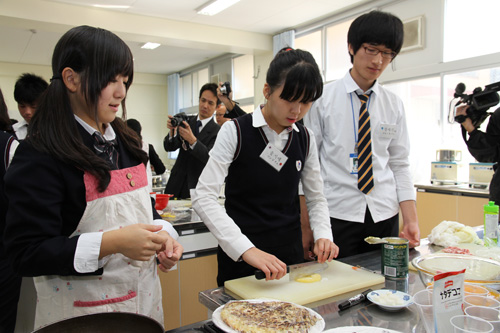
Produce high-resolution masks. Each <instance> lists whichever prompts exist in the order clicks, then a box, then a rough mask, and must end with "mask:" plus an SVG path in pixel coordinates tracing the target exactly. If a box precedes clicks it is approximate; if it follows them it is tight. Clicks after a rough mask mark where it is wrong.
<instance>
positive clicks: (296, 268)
mask: <svg viewBox="0 0 500 333" xmlns="http://www.w3.org/2000/svg"><path fill="white" fill-rule="evenodd" d="M327 268H328V264H327V263H326V262H324V263H322V264H320V263H318V262H317V261H310V262H304V263H301V264H296V265H289V266H286V272H287V273H289V274H288V277H289V279H290V281H295V280H296V279H299V278H301V277H304V276H307V275H311V274H314V273H320V272H322V271H324V270H325V269H327ZM255 278H256V279H257V280H262V279H265V278H266V274H264V272H263V271H261V270H260V269H258V270H256V271H255Z"/></svg>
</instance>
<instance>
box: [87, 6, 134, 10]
mask: <svg viewBox="0 0 500 333" xmlns="http://www.w3.org/2000/svg"><path fill="white" fill-rule="evenodd" d="M92 6H93V7H97V8H104V9H129V8H130V6H127V5H92Z"/></svg>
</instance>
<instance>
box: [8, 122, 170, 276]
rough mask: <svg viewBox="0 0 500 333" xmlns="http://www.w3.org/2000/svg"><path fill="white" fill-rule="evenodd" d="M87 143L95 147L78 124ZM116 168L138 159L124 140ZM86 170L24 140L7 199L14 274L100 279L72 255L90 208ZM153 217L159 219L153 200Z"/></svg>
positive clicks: (14, 162) (12, 170)
mask: <svg viewBox="0 0 500 333" xmlns="http://www.w3.org/2000/svg"><path fill="white" fill-rule="evenodd" d="M77 127H78V131H79V133H80V135H81V137H82V140H83V143H84V144H85V145H86V146H87V147H88V148H89V149H93V142H94V141H93V139H92V136H91V135H90V134H89V133H88V132H87V131H86V130H85V129H84V128H83V127H82V126H81V125H79V124H77ZM116 139H117V142H118V147H117V148H118V152H119V154H120V155H119V156H120V157H119V159H118V166H119V169H124V168H128V167H132V166H136V165H138V164H139V163H140V161H138V160H136V159H135V158H133V157H132V155H130V154H129V153H128V151H127V150H126V149H125V147H124V145H123V144H122V141H121V139H120V137H119V136H118V134H117V136H116ZM83 174H84V172H83V170H80V169H78V168H76V167H74V166H72V165H69V164H66V163H63V162H61V161H60V160H58V159H56V158H54V157H53V156H51V155H48V154H46V153H42V152H40V151H38V150H36V149H35V148H33V146H32V145H31V144H30V143H29V142H26V140H24V141H22V142H21V143H20V144H19V147H18V148H17V150H16V153H15V155H14V158H13V160H12V163H11V165H10V166H9V169H8V170H7V173H6V175H5V178H4V179H5V193H6V195H7V198H8V200H9V204H10V205H9V209H8V210H7V219H6V227H5V231H4V232H5V233H4V241H5V247H6V250H7V253H8V254H9V257H10V258H9V259H10V260H11V262H12V263H13V266H14V270H15V271H16V273H17V274H19V275H22V276H41V275H100V274H102V271H103V269H102V268H100V269H98V270H97V271H95V272H92V273H79V272H77V271H76V270H75V268H74V256H75V251H76V245H77V242H78V238H79V236H74V237H71V238H69V236H70V235H71V234H72V233H73V232H74V231H75V229H76V227H77V226H78V223H79V222H80V219H81V217H82V216H83V213H84V211H85V209H86V207H87V201H86V198H85V183H84V180H83ZM151 210H152V212H153V219H161V217H160V216H159V215H158V213H157V212H156V209H154V206H153V200H152V202H151Z"/></svg>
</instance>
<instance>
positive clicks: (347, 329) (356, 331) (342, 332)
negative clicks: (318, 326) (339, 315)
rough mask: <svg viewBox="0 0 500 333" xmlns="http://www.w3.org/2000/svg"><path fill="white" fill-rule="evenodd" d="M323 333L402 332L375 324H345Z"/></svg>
mask: <svg viewBox="0 0 500 333" xmlns="http://www.w3.org/2000/svg"><path fill="white" fill-rule="evenodd" d="M323 333H401V332H399V331H394V330H390V329H387V328H381V327H374V326H344V327H336V328H332V329H329V330H326V331H324V332H323Z"/></svg>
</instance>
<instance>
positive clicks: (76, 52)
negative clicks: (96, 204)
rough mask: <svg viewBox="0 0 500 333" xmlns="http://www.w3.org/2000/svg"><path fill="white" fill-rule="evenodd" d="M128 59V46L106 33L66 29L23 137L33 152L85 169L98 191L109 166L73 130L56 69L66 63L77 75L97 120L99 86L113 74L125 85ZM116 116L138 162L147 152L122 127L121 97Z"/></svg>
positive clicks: (102, 187) (118, 129)
mask: <svg viewBox="0 0 500 333" xmlns="http://www.w3.org/2000/svg"><path fill="white" fill-rule="evenodd" d="M133 66H134V64H133V57H132V53H131V51H130V49H129V48H128V46H127V45H126V44H125V42H123V41H122V40H121V39H120V38H119V37H118V36H116V35H115V34H113V33H112V32H110V31H107V30H104V29H100V28H94V27H90V26H78V27H75V28H72V29H71V30H69V31H68V32H66V33H65V34H64V35H63V36H62V37H61V39H60V40H59V41H58V42H57V44H56V47H55V49H54V54H53V56H52V75H53V77H52V79H51V83H50V84H49V87H48V88H47V90H46V91H45V93H44V94H43V95H42V96H41V98H40V103H39V105H38V108H37V112H36V113H35V115H34V116H33V119H32V120H31V122H30V126H29V127H28V137H27V140H28V141H29V142H30V143H31V144H32V145H33V147H34V148H35V149H37V150H39V151H42V152H45V153H48V154H50V155H52V156H54V157H55V158H58V159H60V160H61V161H63V162H65V163H68V164H71V165H73V166H75V167H77V168H79V169H82V170H85V171H88V172H89V173H91V174H92V175H94V176H95V177H97V179H98V180H99V190H100V191H104V190H105V189H106V188H107V186H108V185H109V181H110V179H111V175H110V170H111V169H110V166H109V165H108V163H107V162H106V161H104V160H103V159H101V158H99V157H98V156H97V155H96V154H95V153H94V152H93V151H91V150H90V149H89V148H87V147H86V146H85V145H84V143H83V140H82V138H81V136H80V135H79V134H78V133H79V131H78V128H77V123H76V120H75V117H74V114H73V111H72V109H71V103H70V99H69V95H68V90H67V88H66V86H65V84H64V82H63V80H62V77H61V75H62V71H63V69H64V68H66V67H69V68H71V69H73V70H74V71H75V72H76V73H78V74H79V75H80V78H81V90H82V91H81V93H82V94H83V96H84V99H85V101H86V103H87V106H88V107H89V109H90V110H93V111H94V114H93V115H94V118H95V120H96V123H97V120H98V116H97V105H98V102H99V97H100V95H101V91H102V89H104V88H105V87H106V86H107V85H108V84H109V82H111V81H112V80H114V79H115V78H116V76H118V75H122V76H125V77H128V81H127V83H126V89H127V91H128V88H129V87H130V85H131V84H132V80H133V76H134V67H133ZM122 109H123V115H122V119H120V118H115V120H114V121H113V122H111V126H112V127H113V129H114V130H115V132H116V134H117V135H118V136H119V137H120V139H121V142H122V143H123V145H124V147H125V148H126V149H127V150H128V151H129V152H130V154H131V155H132V157H135V158H137V159H138V160H140V161H141V162H143V163H144V164H146V163H147V160H148V157H147V154H146V153H145V152H144V151H143V150H142V149H141V147H142V145H141V143H140V142H139V139H138V138H137V136H136V135H134V134H133V133H132V132H131V131H130V130H129V129H127V128H126V125H125V122H124V120H125V118H126V107H125V98H124V99H123V100H122Z"/></svg>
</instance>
